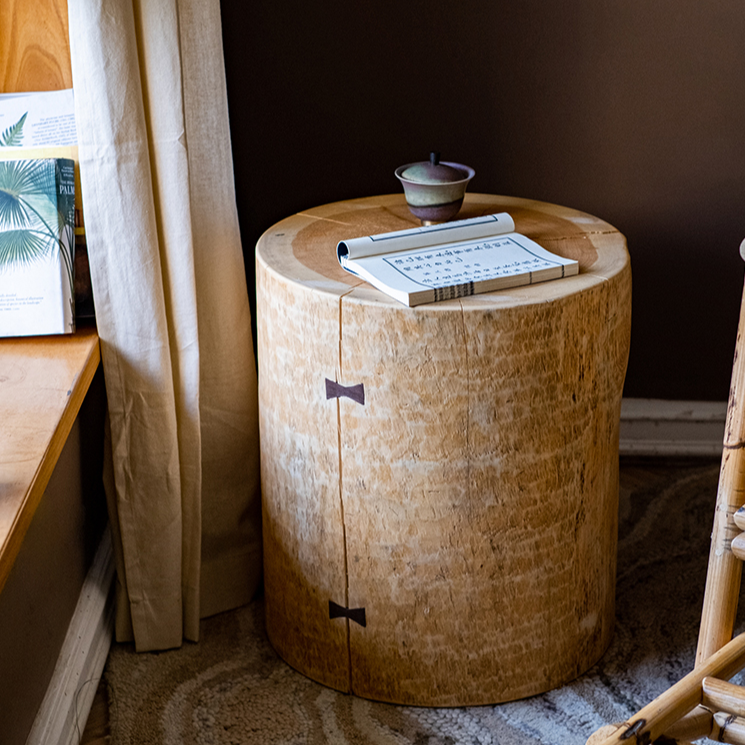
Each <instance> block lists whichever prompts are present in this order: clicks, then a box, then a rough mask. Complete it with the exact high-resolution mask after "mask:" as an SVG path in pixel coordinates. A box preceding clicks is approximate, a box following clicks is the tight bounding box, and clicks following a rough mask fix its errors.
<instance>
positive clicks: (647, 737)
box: [588, 634, 745, 745]
mask: <svg viewBox="0 0 745 745" xmlns="http://www.w3.org/2000/svg"><path fill="white" fill-rule="evenodd" d="M744 666H745V634H740V635H738V636H736V637H735V638H734V639H733V640H732V641H730V642H729V643H728V644H725V646H724V647H722V648H721V649H720V650H719V651H718V652H716V653H715V654H713V655H712V656H711V657H710V658H709V659H707V660H706V661H705V662H703V663H702V664H701V665H699V666H698V667H696V668H694V669H693V670H692V671H691V672H690V673H688V675H686V676H685V677H684V678H682V679H681V680H679V681H678V682H677V683H676V684H675V685H674V686H672V687H671V688H668V690H667V691H665V692H664V693H662V694H661V695H659V696H658V697H657V698H656V699H655V700H654V701H652V702H651V703H649V704H647V705H646V706H645V707H644V708H643V709H641V710H640V711H639V712H638V713H637V714H636V715H634V716H633V717H631V718H630V719H629V720H628V721H627V722H624V723H623V724H622V725H621V726H620V727H619V728H618V729H617V730H616V731H615V732H613V733H612V734H611V735H610V736H609V737H606V738H605V739H604V740H601V741H598V740H597V739H595V740H593V739H592V737H591V738H590V740H588V743H589V742H590V741H592V745H644V744H645V743H650V742H654V741H655V740H656V739H657V738H658V737H660V736H661V735H663V734H665V733H667V732H668V730H670V728H671V727H672V725H673V724H674V723H675V722H677V721H678V720H679V719H680V718H681V717H683V716H685V715H686V714H688V712H690V711H691V710H692V709H693V708H694V707H696V706H697V705H698V704H700V703H701V702H702V701H703V686H702V683H703V680H704V678H707V677H713V678H722V679H728V678H731V677H732V676H733V675H734V674H735V673H737V672H738V671H739V670H741V669H742V668H743V667H744Z"/></svg>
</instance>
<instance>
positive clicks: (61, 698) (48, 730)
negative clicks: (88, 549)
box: [26, 528, 114, 745]
mask: <svg viewBox="0 0 745 745" xmlns="http://www.w3.org/2000/svg"><path fill="white" fill-rule="evenodd" d="M113 580H114V554H113V551H112V546H111V534H110V532H109V530H108V528H107V529H106V531H105V533H104V535H103V538H102V539H101V544H100V546H99V547H98V551H97V552H96V556H95V558H94V560H93V565H92V566H91V568H90V571H89V572H88V575H87V577H86V578H85V582H84V583H83V589H82V590H81V593H80V598H79V599H78V604H77V607H76V608H75V613H74V614H73V617H72V620H71V621H70V626H69V627H68V629H67V635H66V636H65V641H64V643H63V644H62V649H61V650H60V655H59V657H58V659H57V665H56V667H55V669H54V673H53V675H52V680H51V681H50V683H49V687H48V688H47V693H46V695H45V697H44V700H43V701H42V704H41V706H40V707H39V711H38V712H37V714H36V719H35V720H34V725H33V727H32V728H31V732H30V733H29V736H28V739H27V740H26V745H77V743H79V742H80V737H81V735H82V732H83V729H84V728H85V723H86V721H87V719H88V714H89V713H90V710H91V704H92V703H93V697H94V696H95V694H96V689H97V688H98V683H99V681H100V679H101V674H102V673H103V669H104V665H105V664H106V658H107V656H108V654H109V648H110V647H111V641H112V639H113V635H114V602H113V600H114V597H113V592H112V586H113Z"/></svg>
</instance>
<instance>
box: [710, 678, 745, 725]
mask: <svg viewBox="0 0 745 745" xmlns="http://www.w3.org/2000/svg"><path fill="white" fill-rule="evenodd" d="M701 687H702V689H703V692H704V696H703V704H704V706H705V707H706V708H708V709H711V710H712V711H726V712H727V713H728V714H734V715H735V716H738V717H745V689H743V688H742V687H741V686H737V685H735V684H734V683H728V682H727V681H726V680H719V679H718V678H704V680H703V682H702V685H701Z"/></svg>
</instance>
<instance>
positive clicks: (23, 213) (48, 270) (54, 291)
mask: <svg viewBox="0 0 745 745" xmlns="http://www.w3.org/2000/svg"><path fill="white" fill-rule="evenodd" d="M74 250H75V164H74V161H73V160H71V159H69V158H23V159H12V160H0V336H34V335H41V334H65V333H72V332H73V331H75V291H74V283H75V272H74V262H73V257H74Z"/></svg>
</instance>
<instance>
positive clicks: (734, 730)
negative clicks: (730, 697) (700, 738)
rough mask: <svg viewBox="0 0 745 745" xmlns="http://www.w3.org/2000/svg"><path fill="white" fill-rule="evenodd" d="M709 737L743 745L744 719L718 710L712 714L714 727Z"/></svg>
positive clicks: (744, 733)
mask: <svg viewBox="0 0 745 745" xmlns="http://www.w3.org/2000/svg"><path fill="white" fill-rule="evenodd" d="M709 737H710V738H711V739H712V740H716V741H717V742H727V743H730V745H745V719H742V718H741V717H736V716H735V715H734V714H727V713H726V712H723V711H718V712H717V713H716V714H714V728H713V729H712V731H711V734H710V735H709Z"/></svg>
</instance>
